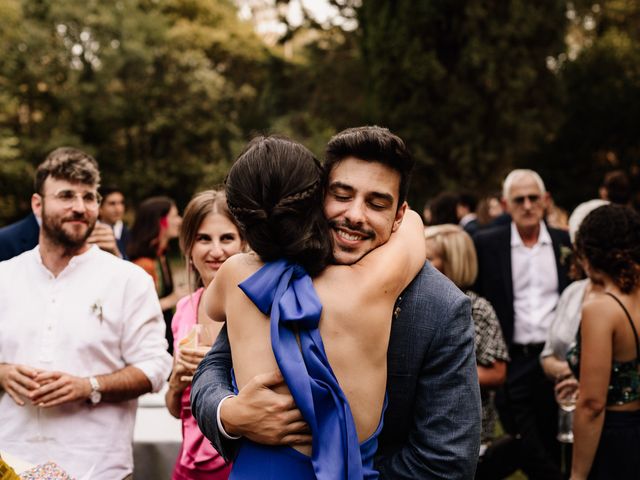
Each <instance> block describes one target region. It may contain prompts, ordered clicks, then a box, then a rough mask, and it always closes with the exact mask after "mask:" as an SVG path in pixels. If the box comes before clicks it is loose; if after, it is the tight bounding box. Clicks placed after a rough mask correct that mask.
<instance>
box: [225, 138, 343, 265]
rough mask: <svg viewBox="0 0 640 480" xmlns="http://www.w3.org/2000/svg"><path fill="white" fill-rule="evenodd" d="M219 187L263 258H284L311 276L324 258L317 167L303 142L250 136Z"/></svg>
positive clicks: (327, 248) (327, 249) (326, 242)
mask: <svg viewBox="0 0 640 480" xmlns="http://www.w3.org/2000/svg"><path fill="white" fill-rule="evenodd" d="M225 187H226V195H227V205H228V207H229V211H230V212H231V214H232V215H233V216H234V217H235V219H236V221H237V222H238V224H239V225H240V227H241V229H242V230H243V233H244V237H245V238H246V240H247V243H248V244H249V246H250V247H251V249H252V250H253V251H254V252H256V253H257V254H258V255H259V256H260V258H261V259H262V260H263V261H265V262H269V261H273V260H277V259H279V258H286V259H288V260H290V261H292V262H295V263H298V264H300V265H302V266H303V267H304V268H305V269H306V270H307V272H308V273H309V274H310V275H311V276H314V275H317V274H318V273H320V271H322V269H323V268H324V267H325V266H326V265H327V264H328V263H329V261H330V260H331V241H330V237H329V227H328V224H327V221H326V219H325V218H324V214H323V211H322V201H323V188H322V167H321V166H320V164H319V162H318V161H317V160H316V159H315V158H314V156H313V154H312V153H311V152H310V151H309V150H307V149H306V148H305V147H304V146H302V145H301V144H299V143H296V142H294V141H292V140H289V139H287V138H283V137H276V136H269V137H257V138H254V139H253V140H252V141H251V142H249V144H248V145H247V147H246V148H245V149H244V151H243V152H242V153H241V154H240V156H239V157H238V159H237V160H236V162H235V163H234V164H233V166H232V167H231V170H230V171H229V175H228V176H227V179H226V181H225Z"/></svg>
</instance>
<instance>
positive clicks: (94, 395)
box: [89, 390, 102, 405]
mask: <svg viewBox="0 0 640 480" xmlns="http://www.w3.org/2000/svg"><path fill="white" fill-rule="evenodd" d="M89 399H90V400H91V403H93V404H94V405H95V404H96V403H99V402H100V400H101V399H102V394H101V393H100V392H97V391H96V390H94V391H93V392H91V396H90V397H89Z"/></svg>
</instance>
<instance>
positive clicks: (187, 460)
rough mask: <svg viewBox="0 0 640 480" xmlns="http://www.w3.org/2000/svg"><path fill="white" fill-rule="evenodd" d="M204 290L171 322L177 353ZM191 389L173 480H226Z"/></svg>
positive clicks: (182, 304)
mask: <svg viewBox="0 0 640 480" xmlns="http://www.w3.org/2000/svg"><path fill="white" fill-rule="evenodd" d="M203 291H204V289H202V288H200V289H198V290H197V291H195V292H194V293H193V294H192V295H189V296H186V297H184V298H182V299H181V300H180V301H179V302H178V304H177V305H176V314H175V315H174V316H173V321H172V322H171V330H172V331H173V338H174V352H177V351H178V342H179V341H180V339H182V338H184V337H185V336H186V335H187V333H188V332H189V330H191V327H193V326H194V325H195V324H196V323H197V321H198V304H199V303H200V298H201V297H202V292H203ZM190 394H191V386H188V387H187V388H186V389H185V391H184V392H182V401H181V408H180V420H182V446H181V447H180V454H179V455H178V459H177V460H176V465H175V467H174V469H173V475H172V477H171V478H172V480H205V479H206V480H226V479H227V477H229V472H230V471H231V464H227V463H226V462H225V461H224V460H223V458H222V457H221V456H220V454H219V453H218V452H217V451H216V450H215V449H214V448H213V447H212V446H211V443H210V442H209V440H207V438H206V437H205V436H204V435H203V434H202V432H201V431H200V429H199V428H198V424H197V423H196V419H195V418H193V415H191V404H190V402H189V396H190Z"/></svg>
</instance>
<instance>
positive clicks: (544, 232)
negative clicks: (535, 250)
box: [511, 221, 552, 247]
mask: <svg viewBox="0 0 640 480" xmlns="http://www.w3.org/2000/svg"><path fill="white" fill-rule="evenodd" d="M551 243H552V242H551V235H549V230H548V229H547V226H546V225H545V223H544V222H543V221H540V233H539V234H538V241H537V242H536V245H550V244H551ZM523 245H524V243H523V242H522V238H520V234H519V233H518V228H517V227H516V224H515V223H514V222H511V246H512V247H521V246H523Z"/></svg>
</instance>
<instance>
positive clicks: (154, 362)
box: [130, 351, 173, 393]
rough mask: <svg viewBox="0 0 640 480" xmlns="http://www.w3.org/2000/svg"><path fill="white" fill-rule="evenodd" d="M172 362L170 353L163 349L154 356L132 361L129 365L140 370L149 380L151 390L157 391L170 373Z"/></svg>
mask: <svg viewBox="0 0 640 480" xmlns="http://www.w3.org/2000/svg"><path fill="white" fill-rule="evenodd" d="M172 363H173V360H172V358H171V355H169V353H168V352H167V351H163V352H162V353H161V354H160V355H158V356H157V357H156V358H152V359H149V360H143V361H141V362H137V363H132V364H130V366H132V367H136V368H138V369H139V370H141V371H142V373H144V374H145V376H146V377H147V378H148V379H149V381H150V382H151V391H152V392H153V393H158V392H159V391H160V390H161V389H162V387H163V386H164V384H165V383H166V381H167V378H169V375H171V367H172Z"/></svg>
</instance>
